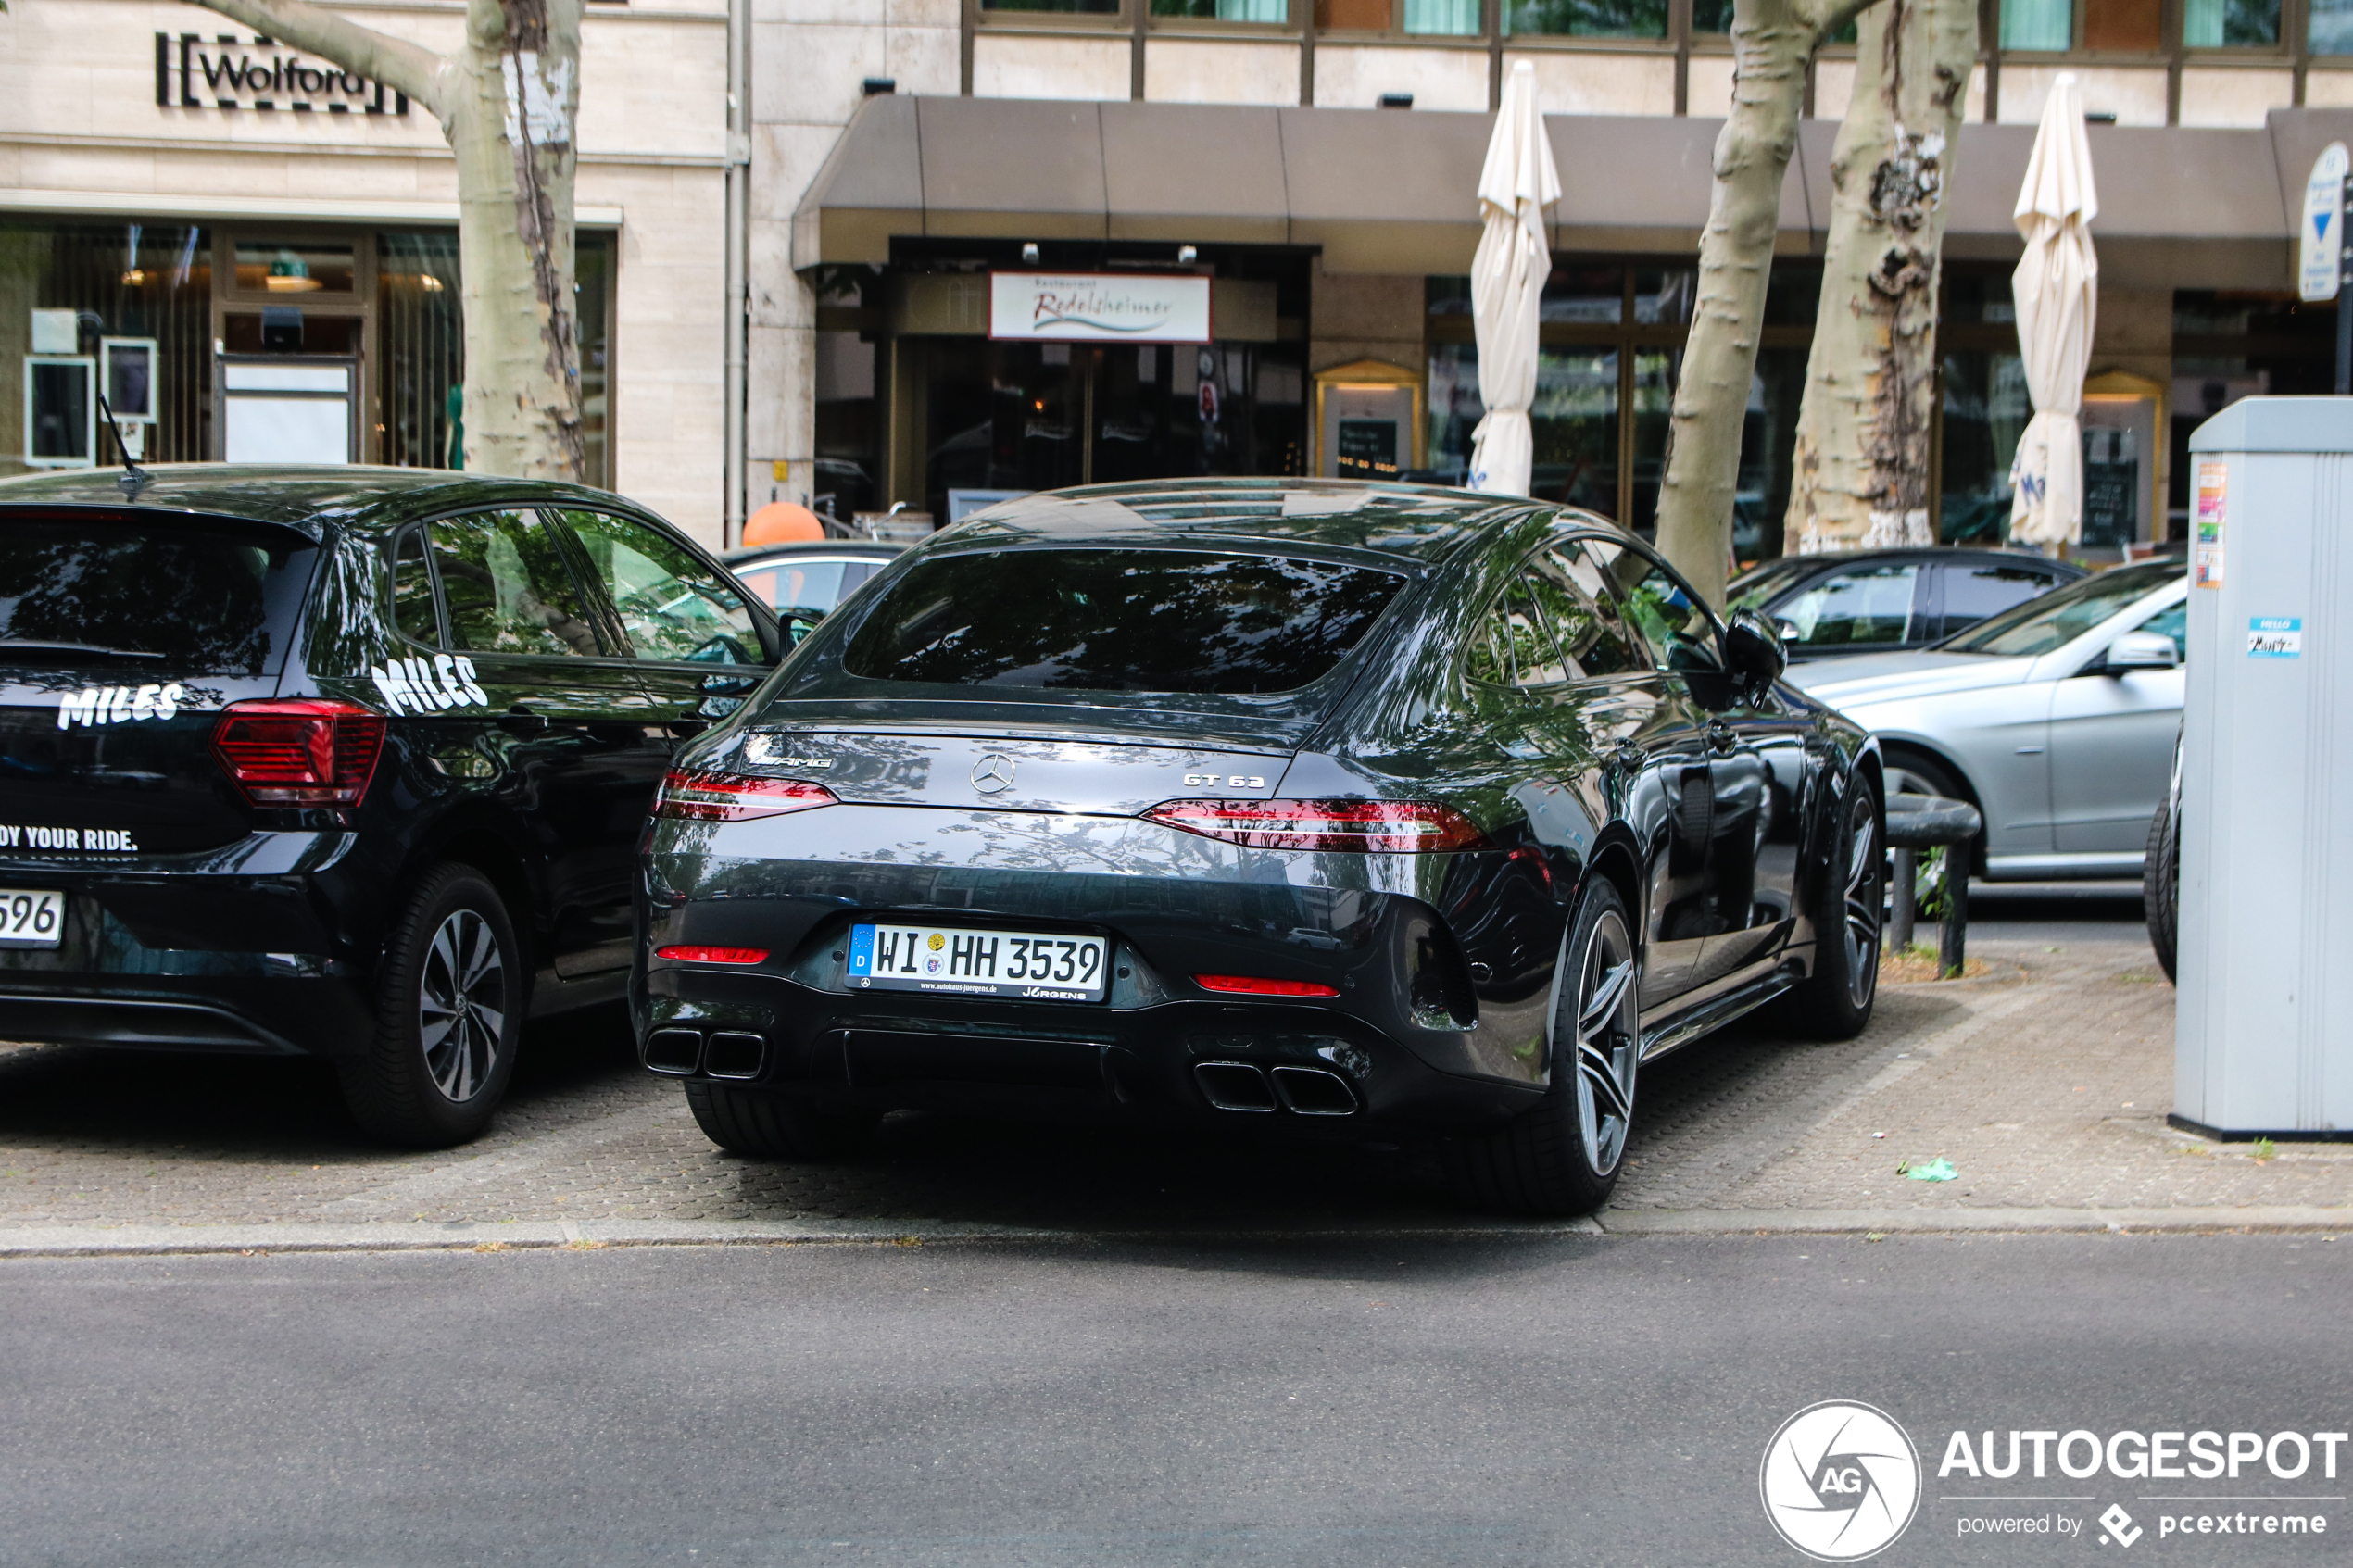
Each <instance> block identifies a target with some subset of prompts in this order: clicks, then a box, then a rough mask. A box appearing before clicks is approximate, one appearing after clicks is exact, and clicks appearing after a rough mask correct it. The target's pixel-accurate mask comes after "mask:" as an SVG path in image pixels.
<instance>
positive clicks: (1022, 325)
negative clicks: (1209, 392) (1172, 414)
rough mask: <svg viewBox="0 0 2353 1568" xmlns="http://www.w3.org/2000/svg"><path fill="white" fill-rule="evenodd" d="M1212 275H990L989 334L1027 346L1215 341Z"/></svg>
mask: <svg viewBox="0 0 2353 1568" xmlns="http://www.w3.org/2000/svg"><path fill="white" fill-rule="evenodd" d="M1209 293H1210V290H1209V280H1208V279H1207V278H1202V277H1196V276H1168V275H1153V274H1150V273H1146V274H1143V275H1140V276H1139V275H1138V274H1136V273H1132V272H991V273H990V274H989V275H988V335H989V336H990V337H993V338H1010V339H1013V340H1015V341H1021V342H1029V343H1209V342H1211V341H1213V340H1214V337H1215V335H1216V334H1215V333H1214V332H1211V331H1210V319H1209V317H1210V310H1209Z"/></svg>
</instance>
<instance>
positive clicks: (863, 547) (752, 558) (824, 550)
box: [720, 539, 907, 567]
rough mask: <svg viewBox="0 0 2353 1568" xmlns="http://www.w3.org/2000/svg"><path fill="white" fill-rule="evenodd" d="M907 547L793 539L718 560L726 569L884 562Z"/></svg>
mask: <svg viewBox="0 0 2353 1568" xmlns="http://www.w3.org/2000/svg"><path fill="white" fill-rule="evenodd" d="M906 548H907V546H904V545H901V544H895V543H893V542H892V541H890V540H887V539H796V540H794V541H793V542H792V543H791V544H788V545H747V546H743V547H742V548H741V549H736V550H729V551H728V552H727V553H726V554H725V555H724V556H721V557H720V559H721V560H723V561H725V562H726V563H727V564H728V566H730V567H738V566H757V565H759V564H760V563H761V562H762V561H772V560H798V559H799V558H801V557H803V556H815V557H817V558H820V559H824V558H827V557H834V556H838V557H842V558H848V559H855V560H888V559H890V558H891V557H893V556H895V555H898V554H899V553H900V551H902V550H904V549H906Z"/></svg>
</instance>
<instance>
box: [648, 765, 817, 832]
mask: <svg viewBox="0 0 2353 1568" xmlns="http://www.w3.org/2000/svg"><path fill="white" fill-rule="evenodd" d="M838 804H839V802H838V801H837V799H836V798H835V797H834V792H833V791H832V790H829V789H827V788H826V787H825V786H824V784H812V783H810V782H809V781H808V780H807V779H759V778H753V777H751V776H750V775H749V774H745V773H689V772H677V771H673V772H672V773H671V775H670V776H669V777H668V778H665V779H663V780H662V781H661V794H660V795H657V796H656V797H654V815H655V816H657V817H671V818H674V819H678V820H681V821H685V822H749V821H750V820H751V819H753V818H754V817H781V816H783V815H785V814H786V812H788V811H806V810H808V809H811V808H812V807H816V806H834V805H838Z"/></svg>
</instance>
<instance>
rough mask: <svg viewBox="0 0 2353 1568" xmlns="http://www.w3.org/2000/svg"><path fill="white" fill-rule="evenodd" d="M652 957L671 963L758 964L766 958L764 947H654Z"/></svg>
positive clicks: (766, 953) (766, 951)
mask: <svg viewBox="0 0 2353 1568" xmlns="http://www.w3.org/2000/svg"><path fill="white" fill-rule="evenodd" d="M654 957H656V958H658V959H668V960H671V962H673V963H759V962H761V961H762V960H765V959H766V958H767V957H768V949H767V948H765V947H656V948H655V949H654Z"/></svg>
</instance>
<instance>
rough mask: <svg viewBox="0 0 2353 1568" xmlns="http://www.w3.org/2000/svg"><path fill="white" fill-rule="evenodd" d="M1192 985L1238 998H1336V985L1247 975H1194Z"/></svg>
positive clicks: (1338, 991)
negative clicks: (1225, 992) (1230, 994)
mask: <svg viewBox="0 0 2353 1568" xmlns="http://www.w3.org/2000/svg"><path fill="white" fill-rule="evenodd" d="M1193 984H1194V985H1198V986H1200V987H1201V988H1202V990H1204V991H1228V992H1231V993H1232V994H1234V995H1235V996H1238V997H1337V996H1339V995H1340V988H1339V987H1338V986H1336V985H1316V984H1315V982H1314V981H1313V980H1261V979H1258V978H1256V977H1254V976H1252V975H1248V974H1196V975H1194V976H1193Z"/></svg>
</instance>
